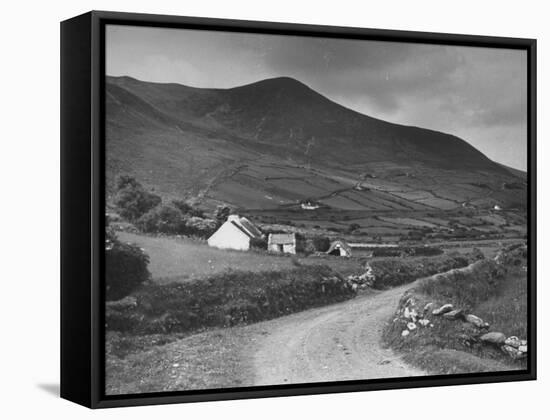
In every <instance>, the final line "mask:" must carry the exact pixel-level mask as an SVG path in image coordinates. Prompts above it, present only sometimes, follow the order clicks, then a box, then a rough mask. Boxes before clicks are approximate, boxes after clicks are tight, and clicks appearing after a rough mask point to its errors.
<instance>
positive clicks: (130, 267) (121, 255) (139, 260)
mask: <svg viewBox="0 0 550 420" xmlns="http://www.w3.org/2000/svg"><path fill="white" fill-rule="evenodd" d="M148 264H149V257H148V256H147V254H145V253H144V252H143V251H142V250H141V248H139V247H137V246H134V245H130V244H124V243H122V242H120V241H119V240H118V239H117V238H116V236H115V235H114V234H113V232H112V231H111V230H110V229H107V233H106V239H105V284H106V298H107V300H118V299H121V298H123V297H125V296H127V295H128V294H129V293H131V292H132V291H133V290H134V289H135V288H136V287H138V286H139V285H141V284H142V283H144V282H145V281H147V280H148V279H149V278H150V276H151V275H150V273H149V270H148V269H147V265H148Z"/></svg>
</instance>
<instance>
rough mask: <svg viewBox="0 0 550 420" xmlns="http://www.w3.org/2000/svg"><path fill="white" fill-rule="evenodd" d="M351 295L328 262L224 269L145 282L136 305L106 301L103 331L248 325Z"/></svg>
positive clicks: (152, 331)
mask: <svg viewBox="0 0 550 420" xmlns="http://www.w3.org/2000/svg"><path fill="white" fill-rule="evenodd" d="M353 296H355V292H354V291H353V289H352V288H351V286H350V285H349V284H348V282H347V281H346V280H345V279H344V278H343V277H342V276H340V275H339V274H337V273H335V272H334V271H333V270H331V269H330V268H329V267H326V266H304V267H298V268H295V269H293V270H288V271H266V272H259V273H254V272H243V271H228V272H225V273H221V274H217V275H214V276H211V277H209V278H207V279H203V280H195V281H189V282H186V283H174V284H167V285H157V284H148V285H144V286H142V287H141V288H140V289H138V290H137V291H136V292H135V293H133V295H132V296H131V298H133V299H135V304H132V305H127V306H123V307H121V306H120V305H119V306H117V305H108V306H107V310H106V324H107V330H111V331H124V332H130V333H133V334H158V333H172V332H178V333H183V332H190V331H197V330H200V329H204V328H209V327H228V326H233V325H238V324H247V323H252V322H257V321H261V320H265V319H271V318H275V317H278V316H281V315H286V314H290V313H293V312H298V311H301V310H304V309H308V308H311V307H315V306H321V305H326V304H330V303H335V302H340V301H343V300H346V299H349V298H351V297H353Z"/></svg>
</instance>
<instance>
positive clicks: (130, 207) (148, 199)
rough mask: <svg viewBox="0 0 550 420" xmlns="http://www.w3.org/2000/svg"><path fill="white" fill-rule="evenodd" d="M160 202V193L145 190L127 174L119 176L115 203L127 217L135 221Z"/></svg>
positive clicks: (121, 213) (122, 214)
mask: <svg viewBox="0 0 550 420" xmlns="http://www.w3.org/2000/svg"><path fill="white" fill-rule="evenodd" d="M160 202H161V198H160V197H159V196H158V195H156V194H153V193H150V192H147V191H145V189H144V188H143V186H142V185H141V184H140V183H139V182H137V181H136V180H135V178H132V177H130V176H126V175H123V176H121V177H119V178H118V180H117V184H116V194H115V198H114V203H115V205H116V206H117V207H118V209H119V212H120V215H121V216H122V217H124V218H125V219H127V220H129V221H135V220H137V219H138V218H139V217H141V216H142V215H143V214H145V213H146V212H148V211H149V210H151V209H152V208H154V207H156V206H158V205H159V204H160Z"/></svg>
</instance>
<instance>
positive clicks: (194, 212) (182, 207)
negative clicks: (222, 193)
mask: <svg viewBox="0 0 550 420" xmlns="http://www.w3.org/2000/svg"><path fill="white" fill-rule="evenodd" d="M172 205H173V206H174V207H176V208H177V209H178V210H179V211H181V212H182V213H183V214H187V215H189V216H192V217H200V218H204V212H203V211H202V210H200V209H198V208H196V207H193V206H192V205H191V204H189V203H188V202H186V201H183V200H172Z"/></svg>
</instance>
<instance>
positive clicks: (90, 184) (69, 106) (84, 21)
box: [61, 11, 537, 408]
mask: <svg viewBox="0 0 550 420" xmlns="http://www.w3.org/2000/svg"><path fill="white" fill-rule="evenodd" d="M106 24H118V25H134V26H157V27H169V28H188V29H207V30H214V31H217V30H223V31H239V32H248V33H262V34H286V35H300V36H323V37H329V38H347V39H366V40H385V41H399V42H411V43H427V44H446V45H461V46H477V47H491V48H507V49H521V50H525V51H526V52H527V61H528V69H527V71H528V125H527V127H528V166H527V170H528V203H529V211H528V252H529V254H528V261H529V267H528V270H529V271H528V279H529V285H528V295H529V311H528V317H529V319H528V337H527V338H528V341H529V347H530V352H529V356H528V362H527V366H528V368H527V369H526V370H525V371H509V372H491V373H480V374H464V375H439V376H423V377H414V378H413V377H411V378H404V379H402V378H400V379H377V380H365V381H346V382H327V383H319V384H304V385H277V386H261V387H250V388H231V389H218V390H207V391H179V392H170V393H154V394H138V395H121V396H106V395H105V392H104V382H105V381H104V365H105V360H104V346H105V340H104V329H105V322H104V309H105V308H104V291H103V278H102V277H103V276H102V273H103V271H104V261H103V244H104V235H105V233H104V227H105V222H104V208H105V194H104V192H105V182H104V173H105V156H104V141H105V140H104V131H105V125H104V118H103V117H104V83H105V82H104V75H105V42H104V41H105V39H104V35H105V25H106ZM536 339H537V337H536V40H534V39H517V38H503V37H490V36H472V35H456V34H442V33H423V32H410V31H394V30H379V29H363V28H349V27H333V26H317V25H303V24H288V23H272V22H254V21H240V20H225V19H210V18H196V17H180V16H165V15H148V14H134V13H118V12H105V11H92V12H88V13H86V14H83V15H80V16H77V17H74V18H72V19H69V20H66V21H64V22H62V23H61V397H62V398H65V399H67V400H70V401H73V402H75V403H78V404H82V405H84V406H87V407H90V408H104V407H118V406H135V405H150V404H167V403H182V402H193V401H212V400H229V399H242V398H262V397H275V396H289V395H304V394H324V393H335V392H355V391H370V390H385V389H396V388H416V387H433V386H447V385H463V384H479V383H492V382H507V381H525V380H534V379H536V360H537V359H536V348H537V346H536Z"/></svg>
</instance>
